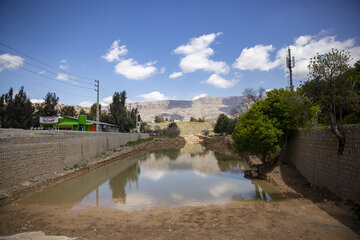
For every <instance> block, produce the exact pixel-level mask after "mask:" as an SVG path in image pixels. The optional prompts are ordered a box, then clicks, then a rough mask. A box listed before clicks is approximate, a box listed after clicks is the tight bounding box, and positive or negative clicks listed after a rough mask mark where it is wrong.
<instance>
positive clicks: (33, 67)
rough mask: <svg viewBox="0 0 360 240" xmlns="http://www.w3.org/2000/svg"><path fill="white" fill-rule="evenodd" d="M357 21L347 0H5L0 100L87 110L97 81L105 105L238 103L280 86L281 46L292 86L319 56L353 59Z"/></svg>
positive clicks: (0, 13)
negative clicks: (52, 100)
mask: <svg viewBox="0 0 360 240" xmlns="http://www.w3.org/2000/svg"><path fill="white" fill-rule="evenodd" d="M359 22H360V1H347V0H344V1H227V0H224V1H209V0H208V1H194V0H193V1H81V0H79V1H36V0H33V1H26V0H22V1H20V0H2V1H0V43H2V44H0V93H5V92H7V91H8V90H9V88H10V87H13V88H14V90H18V89H19V88H20V86H24V87H25V90H26V92H27V94H28V96H29V98H30V99H33V101H34V102H36V101H39V100H41V99H42V98H44V96H45V94H46V93H47V92H48V91H51V92H56V94H57V95H58V96H59V97H60V102H61V103H63V104H70V105H82V106H88V105H90V104H91V103H93V102H95V101H96V92H95V91H94V90H93V88H94V86H93V83H94V80H95V79H99V80H100V86H101V94H100V100H101V101H102V102H103V104H107V103H108V102H109V100H110V99H111V97H109V96H111V95H112V94H113V93H114V92H115V91H122V90H126V91H127V95H128V99H129V100H131V101H134V102H136V101H148V100H162V99H178V100H180V99H193V98H196V97H199V96H206V95H207V96H237V95H241V93H242V91H243V89H244V88H248V87H253V88H258V87H264V88H265V89H271V88H280V87H285V86H286V85H287V84H288V77H287V75H286V74H287V71H286V69H285V50H286V48H287V46H290V48H291V50H292V52H293V55H295V58H296V65H295V68H294V78H295V80H294V82H295V85H298V84H299V82H300V80H301V79H304V78H306V73H307V69H306V66H307V64H308V60H309V58H310V57H313V56H314V55H315V54H316V52H320V53H325V52H327V51H329V50H330V49H331V48H338V49H344V50H347V51H349V52H350V53H351V55H352V57H353V58H354V59H353V60H352V63H353V62H354V61H355V60H359V59H360V47H359V46H360V39H359V38H360V28H359V25H358V23H359ZM3 44H5V45H3ZM9 47H11V48H9ZM19 51H20V52H19ZM23 53H24V54H26V56H24V55H23ZM27 56H28V57H31V58H28V57H27ZM35 59H36V60H40V61H41V63H40V62H37V61H36V60H35ZM43 63H46V64H47V65H44V64H43ZM50 66H52V67H50ZM39 67H41V68H39ZM64 71H65V72H64ZM72 74H76V75H72ZM79 76H80V77H79ZM83 77H86V78H83Z"/></svg>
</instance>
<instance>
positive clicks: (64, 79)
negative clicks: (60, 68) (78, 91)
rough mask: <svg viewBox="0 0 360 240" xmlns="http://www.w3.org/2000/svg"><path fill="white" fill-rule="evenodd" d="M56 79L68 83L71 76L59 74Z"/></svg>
mask: <svg viewBox="0 0 360 240" xmlns="http://www.w3.org/2000/svg"><path fill="white" fill-rule="evenodd" d="M56 79H57V80H62V81H68V80H69V76H68V75H67V74H62V73H58V75H57V76H56Z"/></svg>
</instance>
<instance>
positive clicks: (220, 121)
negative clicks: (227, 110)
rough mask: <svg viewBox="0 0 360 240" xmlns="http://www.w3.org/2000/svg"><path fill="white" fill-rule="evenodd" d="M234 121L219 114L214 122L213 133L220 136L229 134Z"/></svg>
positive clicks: (233, 126)
mask: <svg viewBox="0 0 360 240" xmlns="http://www.w3.org/2000/svg"><path fill="white" fill-rule="evenodd" d="M235 121H236V120H233V119H231V118H228V116H226V115H225V114H220V115H219V117H218V118H217V120H216V124H215V127H214V132H215V133H220V134H231V133H232V131H233V130H234V128H235Z"/></svg>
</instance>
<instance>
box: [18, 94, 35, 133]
mask: <svg viewBox="0 0 360 240" xmlns="http://www.w3.org/2000/svg"><path fill="white" fill-rule="evenodd" d="M14 110H15V114H14V115H15V121H14V122H15V125H14V126H13V127H15V128H23V129H29V128H30V127H31V124H32V115H33V112H34V109H33V107H32V104H31V102H30V99H28V98H27V96H26V93H25V91H24V87H21V88H20V91H19V92H18V93H17V94H16V95H15V98H14Z"/></svg>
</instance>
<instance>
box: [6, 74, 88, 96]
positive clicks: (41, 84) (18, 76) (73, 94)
mask: <svg viewBox="0 0 360 240" xmlns="http://www.w3.org/2000/svg"><path fill="white" fill-rule="evenodd" d="M6 71H7V72H8V73H11V74H13V75H14V76H16V77H17V78H19V79H22V80H24V82H25V83H26V81H30V82H33V83H36V84H38V85H40V86H43V87H45V88H47V89H52V90H54V91H56V92H61V93H64V94H67V95H71V96H78V97H83V98H87V99H89V96H84V95H79V94H75V93H69V92H66V91H63V90H58V89H55V88H53V87H49V86H47V85H45V84H43V83H39V82H37V81H35V80H31V79H26V78H24V77H23V76H20V75H19V74H17V73H14V72H13V71H10V70H7V69H6Z"/></svg>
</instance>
